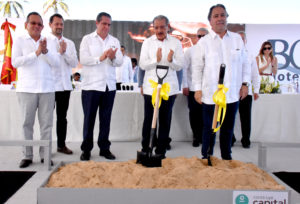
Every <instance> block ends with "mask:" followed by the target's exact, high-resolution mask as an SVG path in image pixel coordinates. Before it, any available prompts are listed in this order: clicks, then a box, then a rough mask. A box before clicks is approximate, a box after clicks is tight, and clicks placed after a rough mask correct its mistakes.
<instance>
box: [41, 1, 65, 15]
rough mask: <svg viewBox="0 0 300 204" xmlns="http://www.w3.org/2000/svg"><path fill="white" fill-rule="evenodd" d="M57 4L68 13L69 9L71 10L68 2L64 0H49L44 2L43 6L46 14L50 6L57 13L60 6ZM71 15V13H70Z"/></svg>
mask: <svg viewBox="0 0 300 204" xmlns="http://www.w3.org/2000/svg"><path fill="white" fill-rule="evenodd" d="M57 4H59V5H60V7H61V8H62V10H63V11H64V12H66V14H68V11H69V7H68V5H67V4H66V3H64V2H63V0H47V1H46V2H45V3H44V6H43V8H44V9H45V10H44V15H45V14H46V13H47V12H48V10H49V9H50V8H53V10H54V12H55V13H58V7H57ZM68 15H69V14H68Z"/></svg>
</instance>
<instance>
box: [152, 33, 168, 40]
mask: <svg viewBox="0 0 300 204" xmlns="http://www.w3.org/2000/svg"><path fill="white" fill-rule="evenodd" d="M169 39H170V36H169V34H167V36H166V38H165V39H164V40H169ZM153 40H158V39H157V36H156V35H153Z"/></svg>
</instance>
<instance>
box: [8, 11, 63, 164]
mask: <svg viewBox="0 0 300 204" xmlns="http://www.w3.org/2000/svg"><path fill="white" fill-rule="evenodd" d="M25 28H26V30H27V32H28V33H27V34H25V35H24V36H20V37H18V38H16V39H15V41H14V44H13V47H12V65H13V66H14V67H16V68H17V69H18V83H17V88H16V92H17V98H18V101H19V104H20V108H21V115H22V116H21V120H22V135H23V136H24V138H25V140H32V139H33V125H34V121H35V114H36V112H37V114H38V120H39V124H40V138H41V140H51V139H52V126H53V107H54V100H55V95H54V91H55V88H54V80H53V75H52V71H51V69H52V68H51V67H55V66H59V59H58V57H57V55H56V52H55V45H54V44H53V42H52V41H50V40H46V38H44V37H43V36H41V32H42V30H43V28H44V26H43V20H42V17H41V16H40V14H38V13H37V12H31V13H29V14H28V16H27V19H26V22H25ZM32 150H33V148H32V147H24V151H23V153H24V159H22V161H21V163H20V165H19V166H20V168H25V167H28V166H29V165H30V164H31V163H32V159H33V151H32ZM39 153H40V158H41V162H42V163H43V162H44V148H43V147H40V151H39Z"/></svg>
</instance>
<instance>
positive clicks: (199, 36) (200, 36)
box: [197, 35, 205, 39]
mask: <svg viewBox="0 0 300 204" xmlns="http://www.w3.org/2000/svg"><path fill="white" fill-rule="evenodd" d="M204 36H205V35H197V37H198V38H199V39H200V38H202V37H204Z"/></svg>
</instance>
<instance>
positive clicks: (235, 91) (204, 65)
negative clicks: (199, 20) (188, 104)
mask: <svg viewBox="0 0 300 204" xmlns="http://www.w3.org/2000/svg"><path fill="white" fill-rule="evenodd" d="M227 17H228V13H227V11H226V9H225V6H224V5H222V4H217V5H215V6H212V7H211V8H210V11H209V14H208V20H209V22H210V25H211V28H212V30H211V31H210V32H209V34H207V35H206V36H204V37H203V38H202V39H201V40H199V41H198V43H197V46H196V47H195V50H194V53H193V56H192V73H193V74H192V84H193V87H194V88H195V99H196V101H197V102H198V103H200V104H201V103H202V114H203V136H202V150H201V151H202V156H203V158H207V155H208V152H207V151H208V149H209V150H210V152H209V154H210V155H212V154H213V147H214V144H215V134H212V121H213V114H214V106H215V105H214V101H213V94H214V93H215V91H216V90H217V89H218V81H219V72H220V65H221V64H225V65H226V69H225V76H224V85H225V87H227V88H229V90H228V92H227V93H226V103H227V104H226V107H227V110H226V116H225V119H224V122H223V124H222V127H221V129H220V149H221V157H222V159H224V160H231V159H232V157H231V140H232V135H233V128H234V122H235V115H236V112H237V109H238V105H239V99H242V100H243V99H244V98H245V97H246V96H247V95H248V86H249V84H250V78H251V74H250V72H251V70H250V69H251V68H250V64H249V61H248V60H247V54H246V52H245V46H244V42H243V40H242V38H241V36H240V35H239V34H237V33H233V32H230V31H228V30H227ZM209 147H210V148H209Z"/></svg>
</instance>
